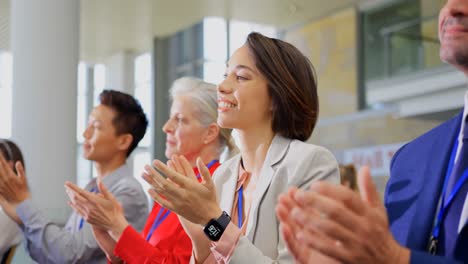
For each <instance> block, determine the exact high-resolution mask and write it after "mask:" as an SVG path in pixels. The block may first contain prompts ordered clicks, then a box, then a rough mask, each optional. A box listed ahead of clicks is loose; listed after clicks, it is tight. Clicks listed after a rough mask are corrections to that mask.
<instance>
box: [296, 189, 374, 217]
mask: <svg viewBox="0 0 468 264" xmlns="http://www.w3.org/2000/svg"><path fill="white" fill-rule="evenodd" d="M310 190H311V191H310V192H307V193H317V194H320V195H322V196H326V197H329V198H331V199H333V200H336V201H338V202H341V203H342V204H343V205H345V206H346V207H347V208H349V209H350V210H352V211H353V212H355V213H356V214H358V215H362V214H363V213H364V212H365V206H364V204H363V203H362V200H361V198H360V197H359V195H357V194H356V193H355V192H354V191H352V190H351V189H349V188H347V187H346V186H343V185H336V184H331V183H328V182H324V181H318V182H314V183H313V184H312V185H311V186H310ZM299 194H300V196H301V198H305V199H299V200H297V201H298V202H299V204H302V203H304V204H307V203H308V202H309V201H308V200H307V195H306V196H302V195H303V194H304V192H303V191H299ZM296 198H298V197H296Z"/></svg>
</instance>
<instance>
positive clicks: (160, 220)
mask: <svg viewBox="0 0 468 264" xmlns="http://www.w3.org/2000/svg"><path fill="white" fill-rule="evenodd" d="M164 210H166V208H164V207H161V208H159V212H158V215H157V216H156V219H155V220H154V222H153V225H152V226H151V229H150V231H149V233H148V235H147V236H146V241H149V240H150V238H151V236H152V235H153V232H154V230H156V228H158V226H159V225H161V223H162V222H163V221H164V219H166V217H167V216H168V215H169V214H170V213H171V211H170V210H167V211H166V212H165V213H164V215H163V216H162V217H161V214H162V213H163V212H164Z"/></svg>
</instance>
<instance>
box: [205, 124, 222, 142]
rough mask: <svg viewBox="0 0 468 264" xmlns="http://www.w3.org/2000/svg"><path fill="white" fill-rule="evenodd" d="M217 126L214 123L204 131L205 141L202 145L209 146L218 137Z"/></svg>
mask: <svg viewBox="0 0 468 264" xmlns="http://www.w3.org/2000/svg"><path fill="white" fill-rule="evenodd" d="M219 129H220V128H219V126H218V124H216V123H211V124H210V125H209V126H208V128H207V130H206V136H205V139H204V140H203V143H204V144H210V143H211V142H213V141H214V140H216V139H217V138H218V135H219Z"/></svg>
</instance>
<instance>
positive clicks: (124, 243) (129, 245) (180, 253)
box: [114, 162, 220, 264]
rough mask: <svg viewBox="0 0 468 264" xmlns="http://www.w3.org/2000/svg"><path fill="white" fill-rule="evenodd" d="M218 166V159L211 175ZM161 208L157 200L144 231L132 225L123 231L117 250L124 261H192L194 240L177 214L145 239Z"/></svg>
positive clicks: (172, 262) (168, 218)
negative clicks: (139, 231)
mask: <svg viewBox="0 0 468 264" xmlns="http://www.w3.org/2000/svg"><path fill="white" fill-rule="evenodd" d="M219 165H220V164H219V162H215V163H214V164H213V165H212V166H211V167H210V173H211V175H213V172H214V171H215V170H216V169H217V168H218V167H219ZM194 171H195V173H196V174H197V173H198V169H196V168H195V169H194ZM160 209H161V206H160V205H159V204H158V203H155V204H154V206H153V209H152V210H151V213H150V215H149V217H148V219H147V220H146V224H145V227H144V228H143V232H142V233H141V234H139V233H138V232H137V231H136V230H135V229H134V228H133V227H131V226H130V225H129V226H128V227H127V228H126V229H125V230H124V232H123V233H122V235H121V236H120V239H119V241H117V245H116V246H115V249H114V254H115V255H116V256H118V257H119V258H121V259H122V260H123V261H124V262H125V263H138V264H140V263H142V264H143V263H145V264H149V263H158V264H159V263H164V264H168V263H171V264H182V263H189V261H190V257H191V256H192V241H191V240H190V238H189V237H188V236H187V234H186V233H185V231H184V228H183V227H182V225H181V224H180V222H179V218H178V217H177V215H176V214H175V213H172V212H171V213H170V214H169V215H168V216H167V218H165V219H164V221H163V222H161V224H160V225H159V226H158V227H157V228H156V229H155V230H154V232H153V235H152V236H151V238H150V240H149V241H146V237H147V235H148V233H149V231H150V229H151V227H152V225H153V223H154V221H155V219H156V217H157V215H158V213H159V210H160Z"/></svg>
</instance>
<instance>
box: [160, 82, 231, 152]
mask: <svg viewBox="0 0 468 264" xmlns="http://www.w3.org/2000/svg"><path fill="white" fill-rule="evenodd" d="M169 94H170V97H171V100H172V101H174V98H175V97H177V96H188V97H190V98H191V99H192V100H193V102H194V103H195V104H194V105H195V107H196V111H195V112H196V114H195V116H196V117H197V118H198V120H199V121H200V123H201V124H202V125H203V126H209V125H210V124H212V123H217V120H218V98H217V95H216V85H214V84H211V83H207V82H204V81H203V80H201V79H198V78H195V77H182V78H179V79H177V80H175V81H174V83H173V84H172V87H171V89H170V90H169ZM231 133H232V129H227V128H221V127H220V130H219V136H218V139H219V143H220V149H219V152H218V154H219V155H221V153H223V151H224V150H225V149H226V148H227V151H228V157H232V156H234V155H235V154H237V152H238V148H237V146H236V143H235V142H234V139H233V137H232V135H231Z"/></svg>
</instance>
